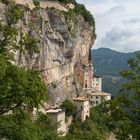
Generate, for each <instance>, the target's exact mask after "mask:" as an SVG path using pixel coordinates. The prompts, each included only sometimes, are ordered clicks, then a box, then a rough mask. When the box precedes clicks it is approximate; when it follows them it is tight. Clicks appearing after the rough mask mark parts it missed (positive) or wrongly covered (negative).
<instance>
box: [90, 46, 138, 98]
mask: <svg viewBox="0 0 140 140" xmlns="http://www.w3.org/2000/svg"><path fill="white" fill-rule="evenodd" d="M134 57H135V55H134V53H122V52H117V51H114V50H111V49H108V48H99V49H94V50H92V60H93V65H94V72H95V74H97V75H100V76H102V77H103V91H105V92H110V93H112V95H114V96H115V95H117V94H118V92H119V89H120V85H121V83H122V82H123V81H124V80H123V79H122V77H121V76H120V74H119V73H120V71H122V70H124V69H129V66H128V64H127V61H128V59H129V58H134Z"/></svg>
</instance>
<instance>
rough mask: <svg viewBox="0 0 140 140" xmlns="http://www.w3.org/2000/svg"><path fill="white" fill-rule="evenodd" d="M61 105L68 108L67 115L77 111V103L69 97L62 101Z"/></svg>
mask: <svg viewBox="0 0 140 140" xmlns="http://www.w3.org/2000/svg"><path fill="white" fill-rule="evenodd" d="M61 107H62V108H64V109H65V110H66V115H67V116H70V115H72V114H74V113H75V111H76V105H75V104H74V103H73V102H71V101H70V100H68V99H66V100H64V101H63V102H62V104H61Z"/></svg>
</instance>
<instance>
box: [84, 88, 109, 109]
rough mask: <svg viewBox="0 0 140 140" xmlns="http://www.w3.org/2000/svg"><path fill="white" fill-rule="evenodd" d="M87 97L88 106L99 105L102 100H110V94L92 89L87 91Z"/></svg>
mask: <svg viewBox="0 0 140 140" xmlns="http://www.w3.org/2000/svg"><path fill="white" fill-rule="evenodd" d="M87 98H88V100H89V104H90V107H94V106H97V105H100V104H101V103H102V102H103V101H108V100H111V94H109V93H105V92H101V91H99V90H96V89H94V90H93V91H91V92H90V93H87Z"/></svg>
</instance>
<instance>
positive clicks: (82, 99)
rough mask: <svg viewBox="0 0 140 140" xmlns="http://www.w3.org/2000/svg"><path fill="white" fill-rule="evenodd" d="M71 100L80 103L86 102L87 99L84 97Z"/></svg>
mask: <svg viewBox="0 0 140 140" xmlns="http://www.w3.org/2000/svg"><path fill="white" fill-rule="evenodd" d="M73 100H74V101H81V102H85V101H88V99H87V97H85V96H79V97H76V98H73Z"/></svg>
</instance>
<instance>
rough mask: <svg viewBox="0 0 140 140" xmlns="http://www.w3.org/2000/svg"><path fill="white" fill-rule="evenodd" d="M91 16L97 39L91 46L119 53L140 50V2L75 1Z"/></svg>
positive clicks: (127, 0) (133, 0)
mask: <svg viewBox="0 0 140 140" xmlns="http://www.w3.org/2000/svg"><path fill="white" fill-rule="evenodd" d="M77 2H78V3H82V4H84V5H85V6H86V8H87V9H88V10H89V11H90V12H91V13H92V14H93V16H94V18H95V22H96V34H97V39H96V41H95V44H94V46H93V48H94V49H96V48H100V47H103V48H110V49H113V50H116V51H120V52H134V51H137V50H140V0H77Z"/></svg>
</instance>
